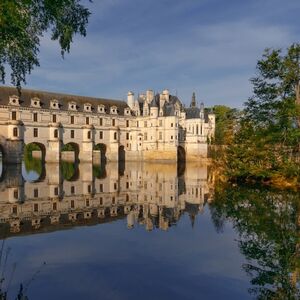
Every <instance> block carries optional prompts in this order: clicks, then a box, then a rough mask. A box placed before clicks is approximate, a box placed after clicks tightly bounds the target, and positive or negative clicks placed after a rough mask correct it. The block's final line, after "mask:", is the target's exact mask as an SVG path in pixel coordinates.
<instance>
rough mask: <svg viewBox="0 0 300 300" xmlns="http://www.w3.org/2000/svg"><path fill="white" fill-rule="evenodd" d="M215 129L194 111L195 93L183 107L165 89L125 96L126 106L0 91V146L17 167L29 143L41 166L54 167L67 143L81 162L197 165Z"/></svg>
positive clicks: (212, 122) (209, 117)
mask: <svg viewBox="0 0 300 300" xmlns="http://www.w3.org/2000/svg"><path fill="white" fill-rule="evenodd" d="M214 130H215V116H214V114H212V113H209V112H206V111H205V110H204V106H203V104H201V105H200V106H199V107H197V105H196V99H195V95H194V94H193V98H192V102H191V105H190V107H189V108H186V107H184V105H183V104H182V103H181V101H180V100H179V99H178V97H176V96H173V95H170V93H169V91H168V90H164V91H163V92H162V93H161V94H154V93H153V91H147V92H146V94H142V95H139V96H138V97H137V98H135V96H134V93H132V92H129V93H128V99H127V103H126V102H124V101H118V100H110V99H103V98H91V97H81V96H73V95H64V94H56V93H49V92H40V91H33V90H26V89H23V90H22V94H21V96H20V97H19V96H18V93H17V91H16V90H15V89H14V88H10V87H0V147H1V151H2V153H3V159H4V161H6V162H8V163H18V162H21V160H22V155H23V152H24V151H23V149H24V145H27V144H30V143H34V144H37V145H38V146H39V147H40V149H41V152H42V157H43V159H44V160H45V161H46V162H59V161H60V160H61V158H62V155H61V150H62V148H63V147H64V145H67V144H70V145H72V147H73V149H74V150H75V153H76V157H77V158H78V159H79V160H80V161H84V162H92V161H93V157H94V156H95V155H97V153H98V152H99V153H100V154H99V155H101V157H102V158H103V159H104V158H105V159H106V160H107V161H118V160H124V159H126V160H128V161H129V160H145V161H177V160H200V159H203V158H206V157H207V141H208V140H209V139H210V138H211V137H212V136H213V135H214ZM97 151H98V152H97ZM95 159H96V160H99V158H98V157H97V158H95Z"/></svg>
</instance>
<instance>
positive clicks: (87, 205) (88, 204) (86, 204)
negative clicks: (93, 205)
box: [85, 185, 90, 207]
mask: <svg viewBox="0 0 300 300" xmlns="http://www.w3.org/2000/svg"><path fill="white" fill-rule="evenodd" d="M89 186H90V185H89ZM85 206H86V207H89V206H90V200H89V199H87V200H86V202H85Z"/></svg>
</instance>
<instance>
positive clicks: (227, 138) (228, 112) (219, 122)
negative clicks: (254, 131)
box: [212, 105, 239, 145]
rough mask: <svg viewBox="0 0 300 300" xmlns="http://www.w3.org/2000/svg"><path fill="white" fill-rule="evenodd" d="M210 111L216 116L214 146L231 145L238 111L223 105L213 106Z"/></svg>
mask: <svg viewBox="0 0 300 300" xmlns="http://www.w3.org/2000/svg"><path fill="white" fill-rule="evenodd" d="M212 110H213V112H214V114H215V115H216V130H215V137H214V144H216V145H229V144H231V143H232V140H233V136H234V131H235V129H236V126H237V120H238V117H239V112H238V110H237V109H235V108H230V107H228V106H225V105H215V106H214V107H213V108H212Z"/></svg>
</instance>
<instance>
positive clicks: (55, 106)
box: [50, 99, 59, 109]
mask: <svg viewBox="0 0 300 300" xmlns="http://www.w3.org/2000/svg"><path fill="white" fill-rule="evenodd" d="M50 108H52V109H59V102H58V100H55V99H53V100H51V101H50Z"/></svg>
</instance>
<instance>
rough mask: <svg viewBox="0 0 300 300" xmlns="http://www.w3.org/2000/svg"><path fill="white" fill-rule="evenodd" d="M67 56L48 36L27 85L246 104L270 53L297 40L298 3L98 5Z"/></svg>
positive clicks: (103, 1)
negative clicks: (268, 50) (150, 93)
mask: <svg viewBox="0 0 300 300" xmlns="http://www.w3.org/2000/svg"><path fill="white" fill-rule="evenodd" d="M84 3H86V5H87V6H88V7H89V8H90V11H91V13H92V15H91V17H90V20H89V25H88V28H87V36H86V37H82V36H76V37H75V39H74V43H73V44H72V46H71V52H70V54H68V55H66V56H65V59H62V58H61V56H60V49H59V46H58V43H57V42H54V41H51V40H50V39H49V36H48V35H45V36H44V38H43V39H42V41H41V48H40V65H41V66H40V67H39V68H36V69H35V70H34V71H33V72H32V74H31V75H30V76H29V77H28V80H27V87H29V88H34V89H40V90H48V91H54V92H62V93H70V94H78V95H86V96H94V97H108V98H112V99H126V97H127V92H128V91H133V92H134V93H135V94H136V95H138V94H139V93H143V92H144V91H145V90H147V89H152V90H154V91H155V92H160V91H162V90H163V89H166V88H167V89H169V90H170V92H171V94H174V95H175V94H177V95H178V97H179V98H180V99H181V100H182V102H183V103H185V104H189V103H190V101H191V96H192V93H193V92H195V93H196V97H197V101H198V103H200V102H201V101H203V102H204V103H205V105H206V106H212V105H216V104H224V105H228V106H231V107H242V104H243V103H244V102H245V101H246V100H247V99H248V97H249V96H251V94H252V88H251V84H250V82H249V79H250V78H251V77H253V76H255V66H256V62H257V60H258V59H259V58H260V57H261V55H262V53H263V50H264V49H265V48H267V47H268V48H277V47H280V48H287V47H288V46H289V45H290V44H292V43H294V42H300V18H299V11H300V1H299V0H285V1H283V0H243V1H242V0H226V1H225V0H223V1H221V0H94V1H93V3H88V2H85V1H84Z"/></svg>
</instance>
